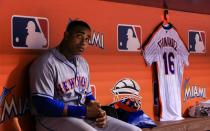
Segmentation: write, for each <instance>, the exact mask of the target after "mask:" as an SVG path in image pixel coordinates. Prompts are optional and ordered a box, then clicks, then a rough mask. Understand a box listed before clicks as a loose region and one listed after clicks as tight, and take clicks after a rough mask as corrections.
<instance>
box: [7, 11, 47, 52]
mask: <svg viewBox="0 0 210 131" xmlns="http://www.w3.org/2000/svg"><path fill="white" fill-rule="evenodd" d="M11 22H12V23H11V26H12V28H11V29H12V31H11V32H12V47H13V48H20V49H46V48H48V47H49V24H48V19H47V18H42V17H32V16H18V15H14V16H12V19H11Z"/></svg>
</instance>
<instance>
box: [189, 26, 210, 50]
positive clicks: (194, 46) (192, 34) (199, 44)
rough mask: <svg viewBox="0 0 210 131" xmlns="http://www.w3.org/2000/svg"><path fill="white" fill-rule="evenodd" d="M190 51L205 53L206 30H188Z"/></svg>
mask: <svg viewBox="0 0 210 131" xmlns="http://www.w3.org/2000/svg"><path fill="white" fill-rule="evenodd" d="M188 39H189V40H188V42H189V43H188V44H189V51H190V52H191V53H205V52H206V35H205V32H204V31H192V30H190V31H189V32H188Z"/></svg>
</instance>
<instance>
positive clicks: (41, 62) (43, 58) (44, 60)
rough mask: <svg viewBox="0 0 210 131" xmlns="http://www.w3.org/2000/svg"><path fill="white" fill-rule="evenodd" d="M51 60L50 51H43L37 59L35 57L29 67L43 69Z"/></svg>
mask: <svg viewBox="0 0 210 131" xmlns="http://www.w3.org/2000/svg"><path fill="white" fill-rule="evenodd" d="M52 58H53V54H52V49H49V50H47V51H45V52H44V53H43V54H41V55H40V56H39V57H37V58H36V59H35V60H34V61H33V63H32V65H31V67H33V68H34V67H39V68H41V67H44V66H46V65H47V64H49V63H52Z"/></svg>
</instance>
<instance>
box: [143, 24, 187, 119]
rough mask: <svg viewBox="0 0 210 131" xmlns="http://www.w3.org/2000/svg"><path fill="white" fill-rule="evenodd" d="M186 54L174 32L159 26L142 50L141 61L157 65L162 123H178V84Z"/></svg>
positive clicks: (181, 42)
mask: <svg viewBox="0 0 210 131" xmlns="http://www.w3.org/2000/svg"><path fill="white" fill-rule="evenodd" d="M188 55H189V53H188V51H187V49H186V47H185V46H184V43H183V41H182V40H181V39H180V37H179V35H178V33H177V32H176V30H175V29H174V28H173V27H172V25H169V26H168V27H164V26H160V27H159V29H158V30H157V31H156V32H155V33H154V34H153V36H152V38H151V39H150V41H149V42H148V43H147V45H146V46H145V48H144V58H145V60H146V62H147V63H148V64H149V65H151V64H152V63H153V62H157V65H158V81H159V93H160V102H161V117H160V120H161V121H170V120H171V121H173V120H181V119H183V118H182V112H181V84H182V76H183V68H184V64H185V65H189V63H188Z"/></svg>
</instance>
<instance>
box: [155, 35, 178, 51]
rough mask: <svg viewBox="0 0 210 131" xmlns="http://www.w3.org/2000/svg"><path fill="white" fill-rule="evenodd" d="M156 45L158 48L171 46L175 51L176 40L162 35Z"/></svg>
mask: <svg viewBox="0 0 210 131" xmlns="http://www.w3.org/2000/svg"><path fill="white" fill-rule="evenodd" d="M158 45H159V47H160V48H163V47H172V48H174V50H175V51H177V42H176V41H175V40H174V39H172V38H170V37H164V38H162V39H160V41H158Z"/></svg>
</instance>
